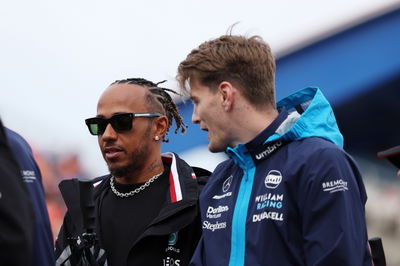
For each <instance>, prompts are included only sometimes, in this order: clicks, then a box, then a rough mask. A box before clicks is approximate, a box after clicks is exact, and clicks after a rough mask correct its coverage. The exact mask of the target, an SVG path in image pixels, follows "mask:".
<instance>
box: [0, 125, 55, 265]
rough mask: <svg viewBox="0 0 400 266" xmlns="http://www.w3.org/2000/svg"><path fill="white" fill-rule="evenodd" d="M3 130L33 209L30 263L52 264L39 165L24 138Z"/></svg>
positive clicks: (50, 237) (9, 130)
mask: <svg viewBox="0 0 400 266" xmlns="http://www.w3.org/2000/svg"><path fill="white" fill-rule="evenodd" d="M5 132H6V136H7V140H8V143H9V146H10V148H11V150H12V152H13V154H14V156H15V158H16V159H17V161H18V164H19V167H20V170H21V175H22V178H23V181H24V183H25V184H26V187H27V188H28V192H29V195H30V197H31V200H32V206H33V208H34V211H35V221H34V225H35V227H34V239H33V241H34V242H33V243H32V245H33V261H32V265H35V266H53V265H54V264H55V258H54V242H53V235H52V232H51V227H50V220H49V215H48V212H47V207H46V201H45V193H44V189H43V183H42V176H41V173H40V170H39V167H38V165H37V164H36V161H35V159H34V157H33V154H32V150H31V147H30V146H29V144H28V143H27V142H26V141H25V139H23V138H22V137H21V136H20V135H19V134H18V133H16V132H14V131H12V130H11V129H8V128H5ZM0 264H1V262H0Z"/></svg>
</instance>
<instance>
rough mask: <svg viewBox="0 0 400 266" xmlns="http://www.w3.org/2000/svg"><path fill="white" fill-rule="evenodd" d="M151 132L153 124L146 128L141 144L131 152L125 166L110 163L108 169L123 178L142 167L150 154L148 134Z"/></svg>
mask: <svg viewBox="0 0 400 266" xmlns="http://www.w3.org/2000/svg"><path fill="white" fill-rule="evenodd" d="M150 132H151V124H149V126H148V127H147V129H146V132H145V133H144V135H143V136H142V138H141V140H140V142H139V143H141V145H140V146H139V147H138V148H137V149H136V150H135V151H134V152H132V153H131V154H130V156H129V163H128V164H127V165H124V166H119V167H111V166H110V165H108V170H109V171H110V174H111V175H112V176H114V177H116V178H121V177H126V176H129V175H130V174H132V173H134V172H136V171H137V170H138V169H141V168H142V167H143V165H144V162H146V157H147V156H148V154H149V149H150V148H149V146H150V145H149V143H148V137H147V136H148V135H150Z"/></svg>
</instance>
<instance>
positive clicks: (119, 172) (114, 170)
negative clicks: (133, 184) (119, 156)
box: [108, 164, 130, 178]
mask: <svg viewBox="0 0 400 266" xmlns="http://www.w3.org/2000/svg"><path fill="white" fill-rule="evenodd" d="M108 170H109V171H110V174H111V175H112V176H114V177H116V178H119V177H124V176H126V175H127V174H128V173H129V170H130V169H129V167H128V166H116V165H110V164H108Z"/></svg>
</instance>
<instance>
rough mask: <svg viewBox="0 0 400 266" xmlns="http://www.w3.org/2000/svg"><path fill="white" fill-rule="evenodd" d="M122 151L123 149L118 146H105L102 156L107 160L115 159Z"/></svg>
mask: <svg viewBox="0 0 400 266" xmlns="http://www.w3.org/2000/svg"><path fill="white" fill-rule="evenodd" d="M123 152H124V150H123V149H121V148H118V147H107V148H105V149H104V156H105V157H106V159H108V160H112V159H116V158H117V157H119V156H120V155H121V154H122V153H123Z"/></svg>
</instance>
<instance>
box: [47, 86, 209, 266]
mask: <svg viewBox="0 0 400 266" xmlns="http://www.w3.org/2000/svg"><path fill="white" fill-rule="evenodd" d="M170 91H171V90H169V89H165V88H161V87H159V86H158V84H155V83H153V82H151V81H148V80H145V79H140V78H137V79H125V80H118V81H116V82H114V83H112V84H111V85H110V86H109V87H108V88H107V89H106V90H105V92H104V93H103V94H102V95H101V97H100V99H99V102H98V105H97V116H96V117H94V118H89V119H86V124H87V126H88V128H89V131H90V133H91V134H92V135H96V136H97V137H98V143H99V147H100V150H101V152H102V155H103V157H104V160H105V161H106V163H107V166H108V168H109V171H110V174H109V175H106V176H103V177H100V178H96V179H95V180H93V182H94V183H95V184H96V187H95V188H94V197H95V205H96V209H97V211H96V233H97V235H98V236H99V241H100V246H101V248H103V249H104V250H105V252H106V255H107V262H108V263H109V265H160V266H161V265H162V266H165V265H171V266H172V265H188V263H189V260H190V258H191V257H192V254H193V252H194V250H195V247H196V245H197V242H198V240H199V238H200V234H201V225H200V217H199V215H198V208H197V201H198V195H199V192H200V185H199V181H198V179H196V175H195V173H194V169H193V168H191V167H190V166H189V165H188V164H186V162H184V161H183V160H182V159H180V158H179V157H178V156H177V155H176V154H174V153H165V154H160V153H161V142H162V141H167V136H166V135H167V133H168V130H169V128H170V127H171V125H172V122H173V121H175V123H176V130H175V133H177V132H178V130H179V129H181V131H182V132H183V133H184V132H185V130H186V126H185V125H184V123H183V121H182V118H181V116H180V115H179V112H178V109H177V106H176V105H175V103H174V102H173V100H172V98H171V96H170V95H169V94H168V92H170ZM171 92H172V91H171ZM196 171H198V172H197V173H199V175H203V174H209V173H207V172H206V171H205V170H204V169H197V168H196ZM75 181H76V180H75ZM75 181H74V180H65V181H63V182H61V184H60V189H61V193H62V195H63V198H64V201H65V203H66V205H67V208H68V211H67V213H66V215H65V218H64V223H63V226H62V228H61V230H60V233H59V236H58V239H57V240H56V251H55V252H56V257H57V258H58V259H57V265H58V262H61V261H62V260H64V259H65V257H66V254H67V256H71V254H69V253H70V252H69V250H70V246H69V245H70V242H68V239H70V238H71V237H78V236H80V235H81V234H82V233H83V228H82V224H81V222H80V221H81V217H80V212H79V211H78V212H77V211H76V208H77V205H78V204H79V202H77V200H76V195H77V193H78V191H76V190H74V189H73V187H74V186H73V184H72V183H73V182H75ZM98 182H100V184H98ZM75 188H76V187H75ZM78 207H79V206H78ZM72 256H73V255H72Z"/></svg>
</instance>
